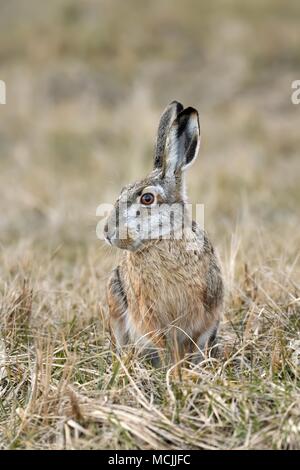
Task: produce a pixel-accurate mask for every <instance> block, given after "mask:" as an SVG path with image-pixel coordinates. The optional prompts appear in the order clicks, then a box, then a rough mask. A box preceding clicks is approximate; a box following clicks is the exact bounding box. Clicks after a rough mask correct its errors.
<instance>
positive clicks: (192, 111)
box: [180, 106, 198, 116]
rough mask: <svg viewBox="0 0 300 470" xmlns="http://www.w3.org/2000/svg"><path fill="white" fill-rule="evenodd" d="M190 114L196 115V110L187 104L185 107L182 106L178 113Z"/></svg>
mask: <svg viewBox="0 0 300 470" xmlns="http://www.w3.org/2000/svg"><path fill="white" fill-rule="evenodd" d="M192 114H195V115H196V116H198V111H197V109H196V108H192V106H188V107H187V108H184V109H183V110H182V111H181V113H180V115H185V116H191V115H192Z"/></svg>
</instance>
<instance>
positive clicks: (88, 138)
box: [0, 0, 300, 449]
mask: <svg viewBox="0 0 300 470" xmlns="http://www.w3.org/2000/svg"><path fill="white" fill-rule="evenodd" d="M299 21H300V4H299V2H298V1H296V0H295V1H289V2H280V1H276V0H275V1H273V0H272V1H271V0H266V1H264V2H261V1H258V0H254V1H252V2H248V3H247V5H246V4H245V3H243V5H242V3H241V2H238V1H229V0H228V1H217V0H214V1H211V2H208V3H207V2H198V1H193V0H187V1H186V2H181V1H179V0H174V1H167V0H162V1H161V0H153V1H152V2H140V1H138V0H129V1H128V2H123V1H121V0H114V1H112V2H109V1H108V0H107V1H103V0H102V1H97V2H96V1H94V0H90V1H88V2H79V1H72V2H71V1H67V0H64V1H58V0H53V1H52V2H48V3H47V4H43V6H41V3H40V2H39V1H37V0H28V1H27V2H26V5H25V2H17V1H16V0H12V1H10V2H6V3H5V4H3V5H1V16H0V60H1V69H0V79H1V80H5V82H6V85H7V104H6V105H1V106H0V116H1V126H0V188H1V199H0V214H1V216H0V310H1V318H0V321H1V342H0V400H1V401H0V445H1V447H2V448H5V449H7V448H8V449H23V448H25V449H62V448H67V449H73V448H75V449H88V448H93V449H95V448H97V449H99V448H105V449H116V448H117V449H137V448H138V449H149V448H150V449H157V448H159V449H191V448H192V449H249V448H250V449H254V448H255V449H257V448H264V449H271V448H272V449H295V448H297V449H299V448H300V424H299V423H300V419H299V417H300V381H299V367H300V285H299V246H300V233H299V205H300V187H299V170H300V163H299V162H300V159H299V147H300V132H299V126H300V105H299V106H296V105H294V104H292V102H291V91H292V90H291V83H292V81H293V80H296V79H300V76H299V73H300V72H299V68H300V49H299ZM173 99H177V100H180V101H182V102H184V104H185V105H192V106H194V107H197V108H198V109H199V113H200V121H201V133H202V146H201V152H200V156H199V158H198V161H197V163H196V164H195V165H194V166H193V168H192V169H191V171H190V174H189V176H188V184H189V196H190V200H191V201H193V202H201V203H203V204H204V205H205V228H206V230H207V231H208V233H209V234H210V236H211V238H212V240H213V241H214V244H215V246H216V247H217V249H218V251H219V253H220V257H221V260H222V265H223V270H224V278H225V282H226V301H225V312H224V321H223V323H222V325H221V334H220V342H221V344H222V348H223V354H222V356H221V357H220V358H217V359H211V358H209V357H207V358H206V359H205V360H204V361H203V362H202V363H201V364H200V365H198V366H196V367H194V368H188V367H184V368H183V369H182V371H181V376H178V374H177V373H176V371H175V370H174V369H172V368H171V369H162V370H159V369H153V368H151V366H150V365H149V364H146V363H144V362H143V361H142V360H141V359H140V358H137V357H136V356H135V355H134V353H133V352H130V351H128V353H127V354H124V355H123V356H122V357H121V358H118V357H116V356H115V355H114V354H113V352H112V351H111V348H110V343H109V335H108V332H107V322H106V315H107V306H106V302H105V296H104V292H105V283H106V280H107V278H108V276H109V273H110V270H111V269H112V267H113V266H115V265H116V264H117V260H118V257H119V252H118V251H117V250H115V249H110V248H109V247H107V246H106V245H105V244H104V243H103V242H102V241H100V240H98V239H97V237H96V224H97V221H98V219H97V217H96V216H95V213H96V207H97V206H98V204H100V203H101V202H114V200H115V198H116V197H117V195H118V192H119V191H120V189H121V188H122V187H123V186H124V185H125V184H127V183H128V182H131V181H134V179H135V178H138V177H141V176H144V175H145V174H146V172H147V171H148V170H150V168H151V162H152V156H153V145H154V137H155V132H156V127H157V123H158V119H159V115H160V113H161V111H162V109H163V108H164V107H165V105H166V104H167V103H168V102H169V101H171V100H173Z"/></svg>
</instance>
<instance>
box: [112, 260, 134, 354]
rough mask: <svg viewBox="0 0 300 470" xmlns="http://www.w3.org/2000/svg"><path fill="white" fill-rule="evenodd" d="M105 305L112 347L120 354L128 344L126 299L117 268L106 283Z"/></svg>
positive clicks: (118, 268)
mask: <svg viewBox="0 0 300 470" xmlns="http://www.w3.org/2000/svg"><path fill="white" fill-rule="evenodd" d="M107 303H108V309H109V329H110V335H111V342H112V346H113V347H114V349H116V350H117V351H118V352H120V350H121V349H122V347H123V346H125V345H126V344H127V343H128V342H129V337H128V329H127V324H126V312H127V298H126V294H125V291H124V287H123V283H122V279H121V275H120V267H119V266H118V267H117V268H116V269H114V271H113V272H112V275H111V277H110V279H109V281H108V286H107Z"/></svg>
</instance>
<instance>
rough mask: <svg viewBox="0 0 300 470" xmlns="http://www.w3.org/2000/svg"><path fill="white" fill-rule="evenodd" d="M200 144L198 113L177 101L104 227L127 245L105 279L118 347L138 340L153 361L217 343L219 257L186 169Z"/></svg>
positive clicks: (122, 245)
mask: <svg viewBox="0 0 300 470" xmlns="http://www.w3.org/2000/svg"><path fill="white" fill-rule="evenodd" d="M199 146H200V128H199V118H198V112H197V111H196V110H195V109H194V108H191V107H188V108H184V107H183V106H182V104H180V103H178V102H176V101H173V102H172V103H170V104H169V106H168V107H167V108H166V110H165V111H164V113H163V114H162V117H161V119H160V123H159V127H158V137H157V143H156V151H155V157H154V169H153V170H152V172H151V173H150V174H149V175H148V176H147V177H146V178H144V179H142V180H140V181H138V182H135V183H133V184H130V185H128V186H126V187H125V188H123V189H122V191H121V194H120V196H119V198H118V199H117V201H116V203H115V206H114V210H113V211H112V213H111V214H110V216H109V217H108V219H107V223H106V225H105V228H104V236H105V239H106V241H107V242H108V243H109V244H110V245H112V246H116V247H118V248H122V249H124V254H123V257H122V260H121V262H120V264H119V266H118V267H116V268H115V269H114V271H113V273H112V275H111V278H110V280H109V282H108V288H107V301H108V307H109V322H110V329H111V335H112V341H113V343H114V345H115V346H116V347H117V348H118V349H119V350H120V349H121V348H122V347H123V346H125V345H126V344H135V345H136V346H137V347H138V348H139V349H140V350H142V351H143V352H144V354H146V352H147V353H148V352H149V351H152V353H151V354H152V359H153V362H156V360H159V358H162V357H163V356H162V351H163V350H165V349H166V348H168V349H169V351H171V354H172V360H173V361H174V362H175V361H178V360H179V359H181V358H183V357H184V355H185V354H186V353H188V354H192V355H193V357H194V358H196V359H197V360H198V358H199V357H200V356H199V355H201V351H203V349H205V348H206V347H210V346H212V345H213V344H214V343H215V338H216V334H217V331H218V326H219V322H220V318H221V316H222V304H223V281H222V275H221V269H220V265H219V261H218V257H217V255H216V253H215V250H214V248H213V246H212V244H211V243H210V241H209V240H208V238H207V235H206V233H205V232H204V231H203V230H202V228H201V227H199V226H198V225H197V224H196V222H194V221H192V219H191V216H190V214H189V211H188V207H187V200H186V195H185V181H184V171H185V169H186V168H187V167H188V166H189V165H190V164H191V163H192V162H193V161H194V160H195V159H196V157H197V153H198V150H199Z"/></svg>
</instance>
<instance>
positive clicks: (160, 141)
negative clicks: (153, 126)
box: [154, 101, 183, 168]
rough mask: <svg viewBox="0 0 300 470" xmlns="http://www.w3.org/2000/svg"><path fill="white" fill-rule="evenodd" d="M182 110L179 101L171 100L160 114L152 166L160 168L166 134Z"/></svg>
mask: <svg viewBox="0 0 300 470" xmlns="http://www.w3.org/2000/svg"><path fill="white" fill-rule="evenodd" d="M182 110H183V106H182V104H181V103H179V102H178V101H172V103H170V104H169V105H168V106H167V107H166V109H165V110H164V112H163V113H162V115H161V118H160V121H159V126H158V131H157V141H156V150H155V158H154V168H162V166H163V159H164V153H165V147H166V140H167V135H168V133H169V130H170V127H171V125H172V123H173V121H174V119H175V118H176V116H177V115H178V114H179V113H180V111H182Z"/></svg>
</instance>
